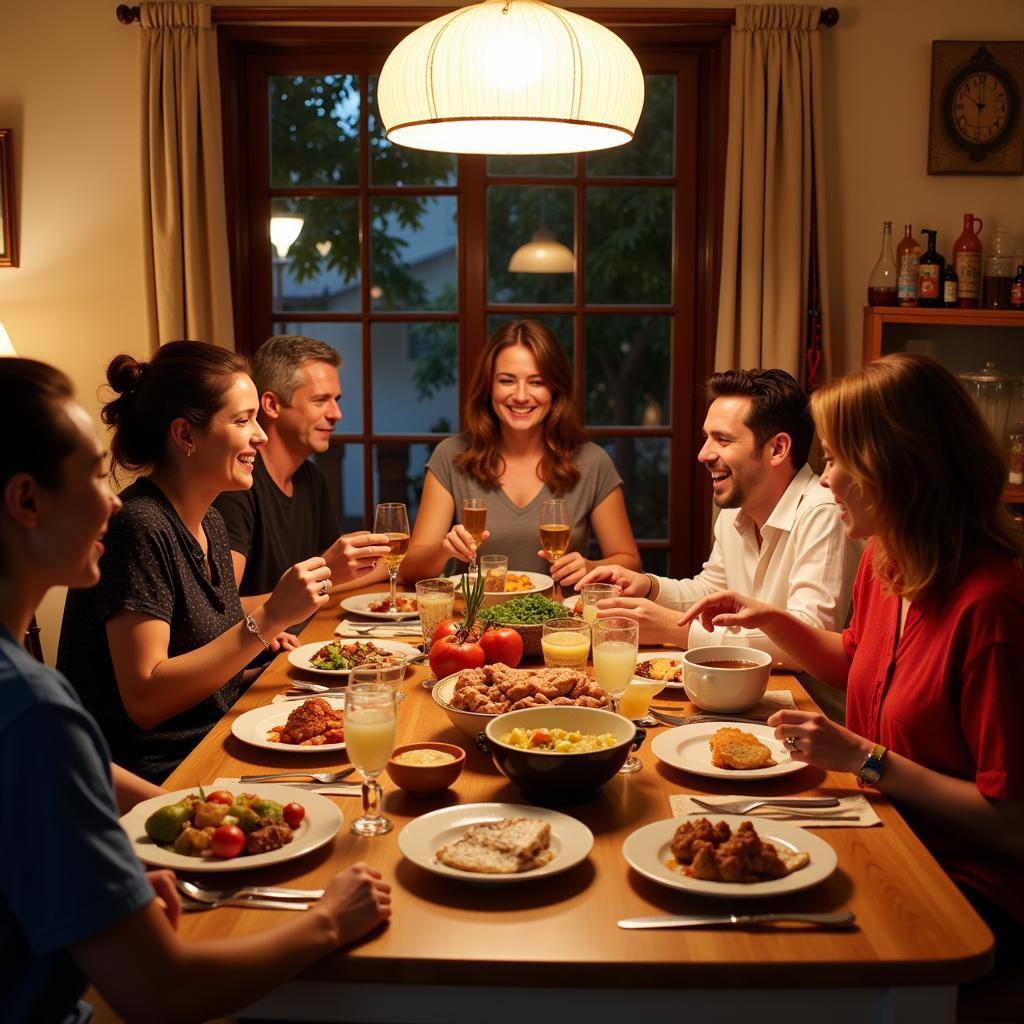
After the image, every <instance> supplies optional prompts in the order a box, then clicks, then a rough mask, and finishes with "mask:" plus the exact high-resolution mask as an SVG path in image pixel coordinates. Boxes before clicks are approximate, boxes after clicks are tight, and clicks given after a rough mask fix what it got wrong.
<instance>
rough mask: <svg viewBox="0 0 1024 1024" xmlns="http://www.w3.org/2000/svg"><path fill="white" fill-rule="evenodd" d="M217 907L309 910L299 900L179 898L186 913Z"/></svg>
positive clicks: (306, 904) (307, 905)
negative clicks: (207, 899) (212, 900)
mask: <svg viewBox="0 0 1024 1024" xmlns="http://www.w3.org/2000/svg"><path fill="white" fill-rule="evenodd" d="M217 907H246V908H248V909H249V910H309V904H308V903H302V902H300V901H299V900H269V899H258V898H252V899H246V898H245V897H243V898H242V899H236V898H234V897H232V898H231V899H225V900H215V901H214V902H212V903H209V902H207V901H204V900H195V899H192V897H191V896H184V897H182V900H181V909H182V910H184V911H185V913H186V914H192V913H195V912H196V911H200V910H216V909H217Z"/></svg>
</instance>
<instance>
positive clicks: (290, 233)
mask: <svg viewBox="0 0 1024 1024" xmlns="http://www.w3.org/2000/svg"><path fill="white" fill-rule="evenodd" d="M304 223H305V221H304V220H303V219H302V218H301V217H271V218H270V241H271V242H273V243H274V248H275V249H276V250H277V255H278V257H279V258H280V259H282V260H283V259H284V258H285V257H286V256H287V255H288V250H289V249H290V248H291V247H292V242H294V241H295V239H296V238H298V237H299V232H300V231H301V230H302V225H303V224H304Z"/></svg>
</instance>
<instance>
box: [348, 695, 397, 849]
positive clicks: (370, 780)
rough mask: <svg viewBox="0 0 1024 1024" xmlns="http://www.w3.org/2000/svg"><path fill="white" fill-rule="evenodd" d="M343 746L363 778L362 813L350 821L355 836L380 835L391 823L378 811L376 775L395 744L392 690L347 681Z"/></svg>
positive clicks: (378, 789)
mask: <svg viewBox="0 0 1024 1024" xmlns="http://www.w3.org/2000/svg"><path fill="white" fill-rule="evenodd" d="M345 746H346V748H347V750H348V757H349V760H350V761H351V762H352V763H353V764H354V765H355V766H356V768H357V769H358V771H359V774H360V775H362V777H363V814H362V817H359V818H356V820H355V821H353V822H352V828H351V831H352V832H353V833H354V834H355V835H357V836H382V835H384V834H385V833H387V832H390V831H391V830H392V829H393V828H394V827H395V826H394V822H392V821H390V820H389V819H388V818H385V817H384V815H383V814H381V812H380V802H381V801H380V796H381V794H380V784H379V783H378V782H377V776H378V775H380V773H381V772H382V771H384V769H385V768H386V767H387V764H388V758H389V757H390V756H391V751H392V750H393V749H394V747H395V691H394V690H393V689H392V688H391V687H390V686H389V685H388V684H387V683H350V684H349V687H348V690H347V692H346V693H345Z"/></svg>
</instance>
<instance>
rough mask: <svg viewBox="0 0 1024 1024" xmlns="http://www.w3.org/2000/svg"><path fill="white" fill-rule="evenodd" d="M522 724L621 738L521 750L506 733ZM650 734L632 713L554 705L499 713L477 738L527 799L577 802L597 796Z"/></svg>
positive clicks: (547, 801)
mask: <svg viewBox="0 0 1024 1024" xmlns="http://www.w3.org/2000/svg"><path fill="white" fill-rule="evenodd" d="M519 727H522V728H527V729H542V728H546V729H566V730H568V731H576V732H581V733H588V734H590V735H601V734H602V733H611V734H612V735H613V736H614V737H615V739H616V743H615V745H614V746H612V747H607V748H606V749H604V750H595V751H593V752H591V753H586V754H548V753H544V752H542V751H536V750H521V749H520V748H518V747H513V746H509V744H507V743H503V742H502V741H501V737H502V736H506V735H508V733H510V732H511V731H512V730H513V729H515V728H519ZM645 735H646V733H645V732H644V730H643V729H638V728H637V727H636V726H635V725H634V724H633V723H632V722H631V721H630V720H629V719H628V718H623V717H622V715H617V714H615V713H613V712H611V711H604V710H602V709H600V708H579V707H566V706H562V705H552V706H550V707H540V708H525V709H524V710H522V711H508V712H506V713H505V714H503V715H495V717H494V718H492V719H491V720H490V722H488V723H487V726H486V727H485V729H484V731H483V732H482V733H480V734H479V736H478V737H477V746H478V747H479V748H480V749H481V750H484V751H485V752H487V753H489V754H490V755H491V758H492V760H493V761H494V764H495V767H496V768H497V769H498V771H500V772H501V773H502V774H503V775H505V776H507V777H508V778H509V780H511V781H512V782H514V783H515V784H516V785H517V786H518V787H519V788H520V789H521V790H522V791H523V794H524V795H525V796H526V797H527V798H528V799H531V800H534V801H536V802H537V803H572V802H578V801H581V800H588V799H590V798H591V797H593V796H596V795H597V793H598V791H599V790H600V788H601V787H602V786H603V785H604V784H605V783H606V782H607V781H608V780H609V779H611V778H612V777H613V776H614V775H615V774H616V772H618V770H619V769H620V768H621V767H622V766H623V764H624V763H625V761H626V758H627V757H628V756H629V752H630V750H631V749H632V750H635V749H637V748H638V747H639V746H640V744H641V743H642V742H643V739H644V736H645Z"/></svg>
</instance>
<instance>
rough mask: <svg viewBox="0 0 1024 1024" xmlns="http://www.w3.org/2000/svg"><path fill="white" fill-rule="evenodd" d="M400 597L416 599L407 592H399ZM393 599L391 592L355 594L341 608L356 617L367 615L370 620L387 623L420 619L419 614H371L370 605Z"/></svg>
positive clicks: (346, 599) (347, 598) (343, 602)
mask: <svg viewBox="0 0 1024 1024" xmlns="http://www.w3.org/2000/svg"><path fill="white" fill-rule="evenodd" d="M398 596H399V597H411V598H414V599H415V597H416V595H415V594H414V593H413V594H410V593H408V592H407V591H401V590H399V591H398ZM390 597H391V593H390V591H387V590H385V591H383V592H382V593H380V594H355V595H353V596H352V597H346V598H344V599H343V600H342V602H341V607H342V608H344V609H345V611H347V612H352V613H353V614H355V615H365V616H366V618H368V619H383V620H384V621H385V622H397V621H399V620H400V619H416V618H419V614H420V613H419V612H418V611H416V612H371V611H370V607H369V606H370V605H371V604H375V603H376V602H377V601H385V600H388V599H389V598H390Z"/></svg>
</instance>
